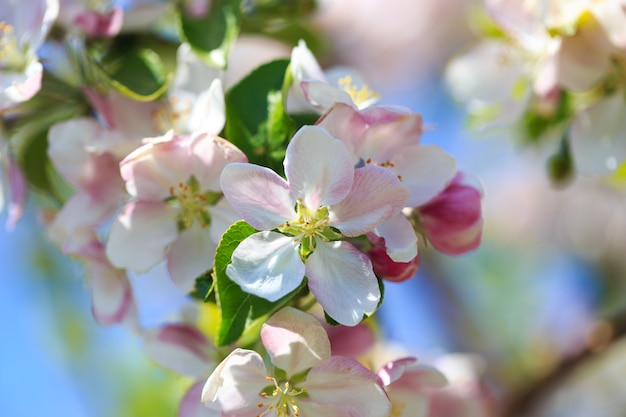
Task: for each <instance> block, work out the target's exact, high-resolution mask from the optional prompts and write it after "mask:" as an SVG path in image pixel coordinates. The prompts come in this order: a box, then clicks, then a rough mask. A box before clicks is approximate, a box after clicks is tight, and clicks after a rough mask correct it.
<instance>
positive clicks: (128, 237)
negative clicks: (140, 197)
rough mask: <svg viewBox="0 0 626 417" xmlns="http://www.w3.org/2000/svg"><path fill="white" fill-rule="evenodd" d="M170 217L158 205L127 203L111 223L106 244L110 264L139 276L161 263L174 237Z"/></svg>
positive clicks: (165, 208) (158, 203) (173, 220)
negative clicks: (129, 270)
mask: <svg viewBox="0 0 626 417" xmlns="http://www.w3.org/2000/svg"><path fill="white" fill-rule="evenodd" d="M174 216H175V213H174V212H173V211H172V210H168V207H167V206H166V205H165V204H163V203H161V202H157V203H149V202H143V201H138V202H134V203H129V204H127V205H126V207H125V209H124V212H123V213H122V214H121V215H120V216H119V217H118V218H117V219H116V220H115V221H114V222H113V225H112V226H111V231H110V233H109V240H108V241H107V245H106V254H107V256H108V258H109V259H110V260H111V262H112V263H113V265H115V266H117V267H119V268H128V269H131V270H132V271H134V272H137V273H140V272H146V271H147V270H149V269H150V268H152V267H153V266H154V265H156V264H157V263H159V262H160V261H161V260H163V259H164V258H165V250H166V248H167V247H168V245H169V244H171V243H172V242H173V241H174V240H175V239H176V238H177V237H178V230H177V226H176V220H175V218H174Z"/></svg>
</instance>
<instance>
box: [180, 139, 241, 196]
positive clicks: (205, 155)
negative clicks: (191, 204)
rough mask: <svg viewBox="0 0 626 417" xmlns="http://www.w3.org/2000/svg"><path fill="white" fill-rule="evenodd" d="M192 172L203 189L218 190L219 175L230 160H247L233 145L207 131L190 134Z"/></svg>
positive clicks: (219, 189)
mask: <svg viewBox="0 0 626 417" xmlns="http://www.w3.org/2000/svg"><path fill="white" fill-rule="evenodd" d="M191 152H192V153H193V155H194V157H195V159H194V161H193V163H194V167H193V174H194V176H195V177H196V179H197V180H198V183H199V184H200V189H201V190H203V191H212V192H220V191H221V188H220V175H221V174H222V170H223V169H224V167H225V166H226V165H227V164H229V163H231V162H247V161H248V158H247V157H246V155H245V154H244V153H243V152H241V151H240V150H239V148H237V147H236V146H235V145H233V144H232V143H230V142H228V141H227V140H225V139H222V138H220V137H218V136H214V135H211V134H208V133H196V134H192V135H191Z"/></svg>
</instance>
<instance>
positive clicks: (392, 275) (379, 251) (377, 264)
mask: <svg viewBox="0 0 626 417" xmlns="http://www.w3.org/2000/svg"><path fill="white" fill-rule="evenodd" d="M368 255H369V257H370V260H371V261H372V267H373V269H374V273H375V274H376V275H377V276H379V277H381V278H383V279H386V280H387V281H392V282H402V281H406V280H408V279H409V278H411V277H413V276H414V275H415V273H416V272H417V268H418V267H419V255H418V256H416V257H415V258H413V260H411V261H409V262H394V261H393V260H392V259H391V258H390V257H389V255H387V251H386V250H385V247H384V246H378V245H376V246H374V247H373V248H372V249H371V250H370V251H369V253H368Z"/></svg>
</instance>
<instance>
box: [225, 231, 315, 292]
mask: <svg viewBox="0 0 626 417" xmlns="http://www.w3.org/2000/svg"><path fill="white" fill-rule="evenodd" d="M226 274H227V275H228V276H229V278H230V279H231V280H233V281H234V282H235V283H237V284H239V285H240V286H241V289H242V290H244V291H246V292H248V293H250V294H254V295H256V296H259V297H262V298H265V299H267V300H269V301H276V300H278V299H279V298H281V297H283V296H285V295H287V294H289V293H290V292H291V291H293V290H295V289H296V288H297V287H298V285H300V283H301V282H302V279H303V278H304V264H303V262H302V259H300V254H299V253H298V244H297V243H296V242H294V240H293V238H291V237H288V236H284V235H282V234H280V233H276V232H260V233H255V234H253V235H251V236H248V237H247V238H246V239H245V240H244V241H243V242H241V243H240V244H239V246H237V248H236V249H235V251H234V252H233V258H232V263H231V264H229V265H228V267H227V268H226Z"/></svg>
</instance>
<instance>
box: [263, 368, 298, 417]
mask: <svg viewBox="0 0 626 417" xmlns="http://www.w3.org/2000/svg"><path fill="white" fill-rule="evenodd" d="M265 379H267V380H268V381H272V382H273V383H274V385H273V386H271V385H270V386H269V387H268V388H266V389H265V390H263V391H262V392H261V393H260V394H259V395H260V396H261V398H262V400H261V402H260V403H259V404H258V405H257V406H258V407H259V408H260V409H263V408H265V410H264V411H263V412H262V413H260V414H257V415H256V417H263V416H266V415H268V414H269V415H272V416H274V415H275V416H276V417H291V416H293V417H298V416H299V415H300V409H299V408H298V406H297V404H296V398H297V397H298V396H303V395H306V389H305V388H302V389H296V388H293V387H291V384H290V382H289V381H287V382H285V383H284V385H283V387H281V386H280V385H279V384H278V381H276V378H273V377H271V376H268V377H265ZM272 411H274V412H275V414H272Z"/></svg>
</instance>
